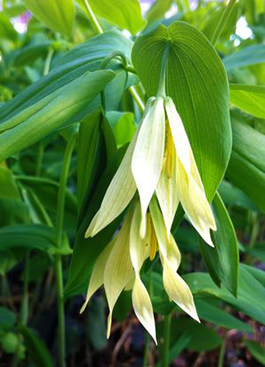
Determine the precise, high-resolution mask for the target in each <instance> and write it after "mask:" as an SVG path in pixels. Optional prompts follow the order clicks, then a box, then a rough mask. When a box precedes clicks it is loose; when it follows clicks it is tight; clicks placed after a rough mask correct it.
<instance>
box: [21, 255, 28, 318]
mask: <svg viewBox="0 0 265 367" xmlns="http://www.w3.org/2000/svg"><path fill="white" fill-rule="evenodd" d="M29 270H30V251H27V254H26V258H25V270H24V283H23V296H22V302H21V310H20V323H21V324H22V325H27V321H28V311H29V292H28V288H29Z"/></svg>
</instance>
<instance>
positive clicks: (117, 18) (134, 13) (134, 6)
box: [78, 0, 145, 34]
mask: <svg viewBox="0 0 265 367" xmlns="http://www.w3.org/2000/svg"><path fill="white" fill-rule="evenodd" d="M78 2H79V3H80V4H81V5H83V2H82V1H80V0H79V1H78ZM89 4H90V6H91V8H92V10H93V12H94V13H95V14H97V15H99V16H100V17H102V18H104V19H106V20H107V21H108V22H109V23H111V24H114V25H116V26H118V27H119V28H122V29H128V31H130V32H131V33H132V34H135V33H137V32H139V31H140V30H141V29H142V28H143V27H144V25H145V21H144V19H143V18H142V15H141V7H140V4H139V1H138V0H126V1H124V0H115V1H112V0H101V1H98V0H89Z"/></svg>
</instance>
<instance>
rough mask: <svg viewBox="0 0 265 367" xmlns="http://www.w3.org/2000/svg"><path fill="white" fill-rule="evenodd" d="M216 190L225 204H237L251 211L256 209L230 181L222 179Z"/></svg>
mask: <svg viewBox="0 0 265 367" xmlns="http://www.w3.org/2000/svg"><path fill="white" fill-rule="evenodd" d="M218 191H219V194H220V196H221V198H222V199H223V201H224V203H225V204H226V205H232V206H239V207H241V208H244V209H247V210H252V211H257V210H258V208H257V207H256V205H255V204H254V203H253V202H252V201H251V200H250V199H249V198H248V197H247V195H246V194H244V192H243V191H241V190H240V189H238V188H237V187H235V186H234V185H233V184H231V182H228V181H226V180H223V181H222V183H221V185H220V186H219V189H218Z"/></svg>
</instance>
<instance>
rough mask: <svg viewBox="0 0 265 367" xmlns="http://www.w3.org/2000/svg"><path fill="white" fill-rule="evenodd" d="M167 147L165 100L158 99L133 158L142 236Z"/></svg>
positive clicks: (148, 117) (138, 141)
mask: <svg viewBox="0 0 265 367" xmlns="http://www.w3.org/2000/svg"><path fill="white" fill-rule="evenodd" d="M164 147H165V113H164V107H163V99H162V98H157V99H156V100H155V102H154V104H153V106H152V107H150V109H149V111H148V113H147V114H146V116H145V117H144V119H143V121H142V124H141V127H140V131H139V135H138V138H137V142H136V145H135V149H134V153H133V157H132V172H133V176H134V179H135V182H136V185H137V188H138V191H139V195H140V201H141V208H142V220H143V222H142V231H141V232H142V236H144V235H145V214H146V211H147V207H148V204H149V202H150V200H151V197H152V195H153V193H154V191H155V188H156V186H157V183H158V180H159V176H160V173H161V170H162V165H163V156H164Z"/></svg>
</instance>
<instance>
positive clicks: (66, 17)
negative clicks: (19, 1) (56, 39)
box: [23, 0, 75, 36]
mask: <svg viewBox="0 0 265 367" xmlns="http://www.w3.org/2000/svg"><path fill="white" fill-rule="evenodd" d="M23 2H24V4H25V5H26V7H27V8H28V9H29V10H30V11H31V13H32V14H33V15H34V16H35V17H36V18H37V19H39V20H40V21H41V22H43V23H44V24H45V25H46V26H47V27H49V28H51V29H53V30H54V31H56V32H60V33H62V34H64V35H66V36H71V34H72V31H73V27H74V18H75V7H74V3H73V0H45V1H43V0H23Z"/></svg>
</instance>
